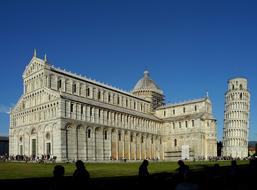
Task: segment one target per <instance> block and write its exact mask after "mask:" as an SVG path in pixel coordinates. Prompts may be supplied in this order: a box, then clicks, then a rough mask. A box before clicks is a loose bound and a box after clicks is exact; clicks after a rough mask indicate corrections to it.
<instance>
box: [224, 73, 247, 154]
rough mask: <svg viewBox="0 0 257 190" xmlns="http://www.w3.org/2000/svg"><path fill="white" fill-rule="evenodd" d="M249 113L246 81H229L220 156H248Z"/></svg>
mask: <svg viewBox="0 0 257 190" xmlns="http://www.w3.org/2000/svg"><path fill="white" fill-rule="evenodd" d="M249 111H250V93H249V91H248V89H247V79H245V78H241V77H240V78H234V79H231V80H229V81H228V90H227V92H226V94H225V112H224V128H223V147H222V156H232V157H233V158H238V157H239V158H244V157H247V156H248V133H249Z"/></svg>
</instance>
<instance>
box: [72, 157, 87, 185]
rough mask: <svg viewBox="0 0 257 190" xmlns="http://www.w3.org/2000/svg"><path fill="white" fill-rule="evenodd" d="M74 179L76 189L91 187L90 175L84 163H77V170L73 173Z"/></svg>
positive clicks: (79, 161)
mask: <svg viewBox="0 0 257 190" xmlns="http://www.w3.org/2000/svg"><path fill="white" fill-rule="evenodd" d="M72 179H73V183H74V186H75V187H76V189H78V188H83V187H85V186H88V185H89V179H90V175H89V172H88V171H87V170H86V168H85V165H84V162H82V161H81V160H78V161H77V162H76V170H75V171H74V173H73V176H72Z"/></svg>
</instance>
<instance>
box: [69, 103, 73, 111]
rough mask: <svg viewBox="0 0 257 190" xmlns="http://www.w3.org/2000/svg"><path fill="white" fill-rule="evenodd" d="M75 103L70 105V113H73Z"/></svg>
mask: <svg viewBox="0 0 257 190" xmlns="http://www.w3.org/2000/svg"><path fill="white" fill-rule="evenodd" d="M73 106H74V105H73V103H71V104H70V112H73Z"/></svg>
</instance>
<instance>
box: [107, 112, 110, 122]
mask: <svg viewBox="0 0 257 190" xmlns="http://www.w3.org/2000/svg"><path fill="white" fill-rule="evenodd" d="M109 117H110V111H107V120H109Z"/></svg>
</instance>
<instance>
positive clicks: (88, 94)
mask: <svg viewBox="0 0 257 190" xmlns="http://www.w3.org/2000/svg"><path fill="white" fill-rule="evenodd" d="M87 96H90V88H87Z"/></svg>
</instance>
